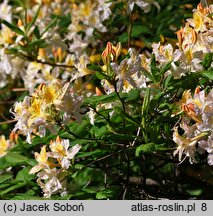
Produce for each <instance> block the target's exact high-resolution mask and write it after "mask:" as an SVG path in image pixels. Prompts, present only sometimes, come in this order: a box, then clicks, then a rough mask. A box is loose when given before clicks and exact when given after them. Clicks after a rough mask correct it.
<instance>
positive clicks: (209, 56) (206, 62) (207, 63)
mask: <svg viewBox="0 0 213 216" xmlns="http://www.w3.org/2000/svg"><path fill="white" fill-rule="evenodd" d="M212 58H213V53H207V54H206V55H205V57H204V60H203V62H202V66H203V67H204V69H205V70H207V69H208V68H209V67H210V66H211V64H212Z"/></svg>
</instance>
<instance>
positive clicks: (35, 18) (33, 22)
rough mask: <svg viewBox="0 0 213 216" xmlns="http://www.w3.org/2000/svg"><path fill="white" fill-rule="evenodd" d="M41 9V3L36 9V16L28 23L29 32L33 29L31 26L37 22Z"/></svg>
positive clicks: (27, 29)
mask: <svg viewBox="0 0 213 216" xmlns="http://www.w3.org/2000/svg"><path fill="white" fill-rule="evenodd" d="M40 9H41V5H40V6H39V7H38V10H37V11H36V14H35V16H34V17H33V19H32V21H31V22H30V23H29V25H27V28H26V32H28V31H29V30H30V29H31V27H32V26H33V25H34V24H35V21H36V20H37V18H38V15H39V12H40Z"/></svg>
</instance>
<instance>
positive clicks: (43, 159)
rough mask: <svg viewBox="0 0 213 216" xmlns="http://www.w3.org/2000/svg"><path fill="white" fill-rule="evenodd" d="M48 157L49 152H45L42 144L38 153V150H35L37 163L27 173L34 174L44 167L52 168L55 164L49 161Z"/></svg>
mask: <svg viewBox="0 0 213 216" xmlns="http://www.w3.org/2000/svg"><path fill="white" fill-rule="evenodd" d="M48 158H49V153H47V150H46V146H45V145H44V146H42V147H41V152H40V154H39V153H38V152H35V159H36V161H37V162H38V165H36V166H34V167H33V168H32V169H31V170H30V171H29V174H35V173H37V172H39V171H40V170H41V169H44V168H54V167H55V166H56V165H55V164H54V163H52V162H50V161H49V160H48Z"/></svg>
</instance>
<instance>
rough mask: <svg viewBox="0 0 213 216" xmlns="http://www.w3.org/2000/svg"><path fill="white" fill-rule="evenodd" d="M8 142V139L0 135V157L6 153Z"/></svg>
mask: <svg viewBox="0 0 213 216" xmlns="http://www.w3.org/2000/svg"><path fill="white" fill-rule="evenodd" d="M9 146H10V144H9V141H8V140H6V139H5V136H4V135H1V136H0V158H1V157H3V156H4V155H6V154H7V150H8V148H9Z"/></svg>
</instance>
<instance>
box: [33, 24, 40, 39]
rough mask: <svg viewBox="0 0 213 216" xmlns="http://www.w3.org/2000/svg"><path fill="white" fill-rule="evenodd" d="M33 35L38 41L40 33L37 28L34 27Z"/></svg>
mask: <svg viewBox="0 0 213 216" xmlns="http://www.w3.org/2000/svg"><path fill="white" fill-rule="evenodd" d="M33 33H34V35H35V36H36V38H37V39H40V38H41V35H40V31H39V28H38V26H35V28H34V30H33Z"/></svg>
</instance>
